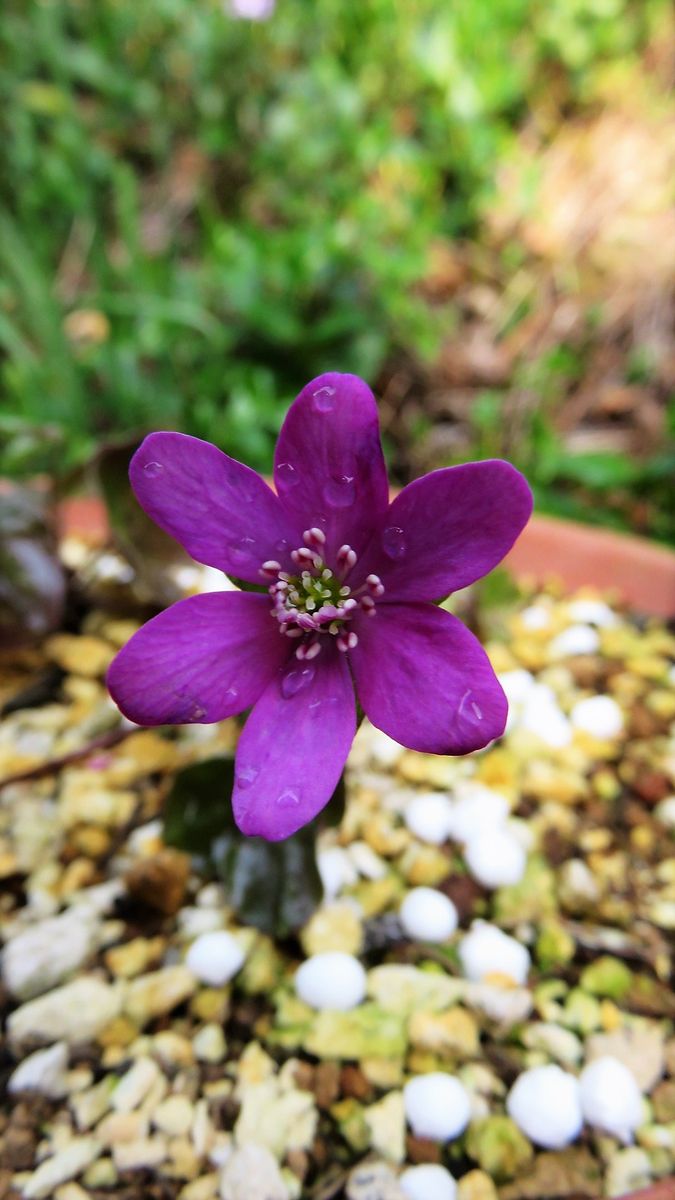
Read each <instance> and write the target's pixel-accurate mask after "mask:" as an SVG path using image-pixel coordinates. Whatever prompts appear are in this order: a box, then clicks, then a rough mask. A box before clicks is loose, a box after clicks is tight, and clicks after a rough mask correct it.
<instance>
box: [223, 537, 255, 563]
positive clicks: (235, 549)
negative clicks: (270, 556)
mask: <svg viewBox="0 0 675 1200" xmlns="http://www.w3.org/2000/svg"><path fill="white" fill-rule="evenodd" d="M255 544H256V541H255V538H252V537H243V538H237V539H236V540H235V541H233V542H230V547H229V548H230V554H231V555H232V561H233V562H235V563H244V562H248V560H249V558H250V557H251V553H252V551H253V547H254V546H255Z"/></svg>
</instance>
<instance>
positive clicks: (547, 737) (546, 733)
mask: <svg viewBox="0 0 675 1200" xmlns="http://www.w3.org/2000/svg"><path fill="white" fill-rule="evenodd" d="M520 725H521V727H522V728H523V729H527V730H528V731H529V732H530V733H534V734H536V736H537V737H538V738H541V740H542V742H545V743H546V745H547V746H550V747H551V749H553V750H563V749H564V748H565V746H569V744H570V742H571V741H572V726H571V724H570V722H569V721H568V719H567V717H566V716H565V714H564V712H563V711H562V709H561V708H560V705H559V704H558V701H557V699H556V695H555V692H553V690H552V689H551V688H550V687H548V686H547V685H546V684H545V683H538V684H535V686H534V687H533V688H531V689H530V692H529V694H528V696H527V700H526V701H525V704H524V705H523V709H522V712H521V714H520Z"/></svg>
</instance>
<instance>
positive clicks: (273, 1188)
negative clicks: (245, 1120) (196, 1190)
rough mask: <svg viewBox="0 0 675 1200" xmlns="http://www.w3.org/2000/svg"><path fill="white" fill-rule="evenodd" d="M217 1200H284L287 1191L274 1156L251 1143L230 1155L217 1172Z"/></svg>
mask: <svg viewBox="0 0 675 1200" xmlns="http://www.w3.org/2000/svg"><path fill="white" fill-rule="evenodd" d="M219 1194H220V1197H221V1200H252V1197H253V1196H259V1197H260V1198H261V1200H262V1197H263V1196H264V1198H265V1200H288V1191H287V1189H286V1184H285V1183H284V1179H283V1176H282V1174H281V1172H280V1170H279V1167H278V1166H277V1163H276V1160H275V1158H274V1156H273V1155H272V1154H271V1153H270V1151H269V1150H267V1149H266V1148H265V1147H264V1146H258V1145H256V1144H255V1143H253V1142H250V1143H249V1144H248V1145H245V1146H239V1147H238V1148H237V1149H236V1150H234V1151H233V1152H232V1154H231V1155H230V1157H229V1158H228V1159H227V1161H226V1163H225V1164H224V1166H223V1168H222V1170H221V1172H220V1182H219Z"/></svg>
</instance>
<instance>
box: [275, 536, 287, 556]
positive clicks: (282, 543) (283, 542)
mask: <svg viewBox="0 0 675 1200" xmlns="http://www.w3.org/2000/svg"><path fill="white" fill-rule="evenodd" d="M289 545H290V543H289V541H288V538H280V539H279V541H278V542H275V543H274V549H275V550H276V552H277V554H285V553H286V551H287V550H288V547H289Z"/></svg>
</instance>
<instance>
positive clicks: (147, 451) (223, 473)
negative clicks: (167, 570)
mask: <svg viewBox="0 0 675 1200" xmlns="http://www.w3.org/2000/svg"><path fill="white" fill-rule="evenodd" d="M129 478H130V479H131V484H132V487H133V489H134V491H135V493H136V496H137V497H138V500H139V502H140V504H142V506H143V508H144V509H145V511H146V512H147V514H148V516H150V517H152V519H153V521H155V522H156V523H157V524H158V525H160V526H161V528H162V529H164V530H166V532H167V533H169V534H170V535H171V537H174V538H175V539H176V541H178V542H180V543H181V545H182V546H184V547H185V549H186V550H187V552H188V554H191V555H192V557H193V558H196V559H197V561H198V562H203V563H207V564H208V565H209V566H211V567H217V568H218V569H219V570H220V571H225V572H226V574H228V575H234V576H235V578H237V579H245V580H247V582H249V583H261V582H262V581H261V576H260V567H261V565H262V563H263V562H266V561H267V560H268V559H275V560H277V561H278V562H280V563H281V565H282V566H283V567H286V568H287V567H290V566H291V565H292V564H291V559H290V557H289V556H290V552H291V550H294V549H295V547H296V546H298V545H299V544H300V542H299V533H301V532H302V527H300V530H298V529H297V527H296V526H295V524H294V522H293V521H292V520H291V519H290V518H289V516H288V515H287V514H286V513H285V512H284V510H283V508H282V506H281V504H280V502H279V500H278V498H277V497H276V496H275V495H274V492H273V491H272V489H271V488H269V487H268V486H267V484H266V483H265V481H264V479H261V478H260V476H259V475H257V474H256V472H255V471H252V470H251V469H250V467H245V466H244V465H243V464H242V463H240V462H237V461H236V459H234V458H229V457H228V456H227V454H223V452H222V450H219V449H218V448H217V447H216V446H212V445H211V443H210V442H203V441H202V440H201V439H200V438H194V437H189V436H188V434H186V433H151V434H149V435H148V437H146V439H145V441H144V442H143V443H142V444H141V445H140V446H139V448H138V450H137V451H136V453H135V454H134V456H133V458H132V460H131V465H130V467H129Z"/></svg>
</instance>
